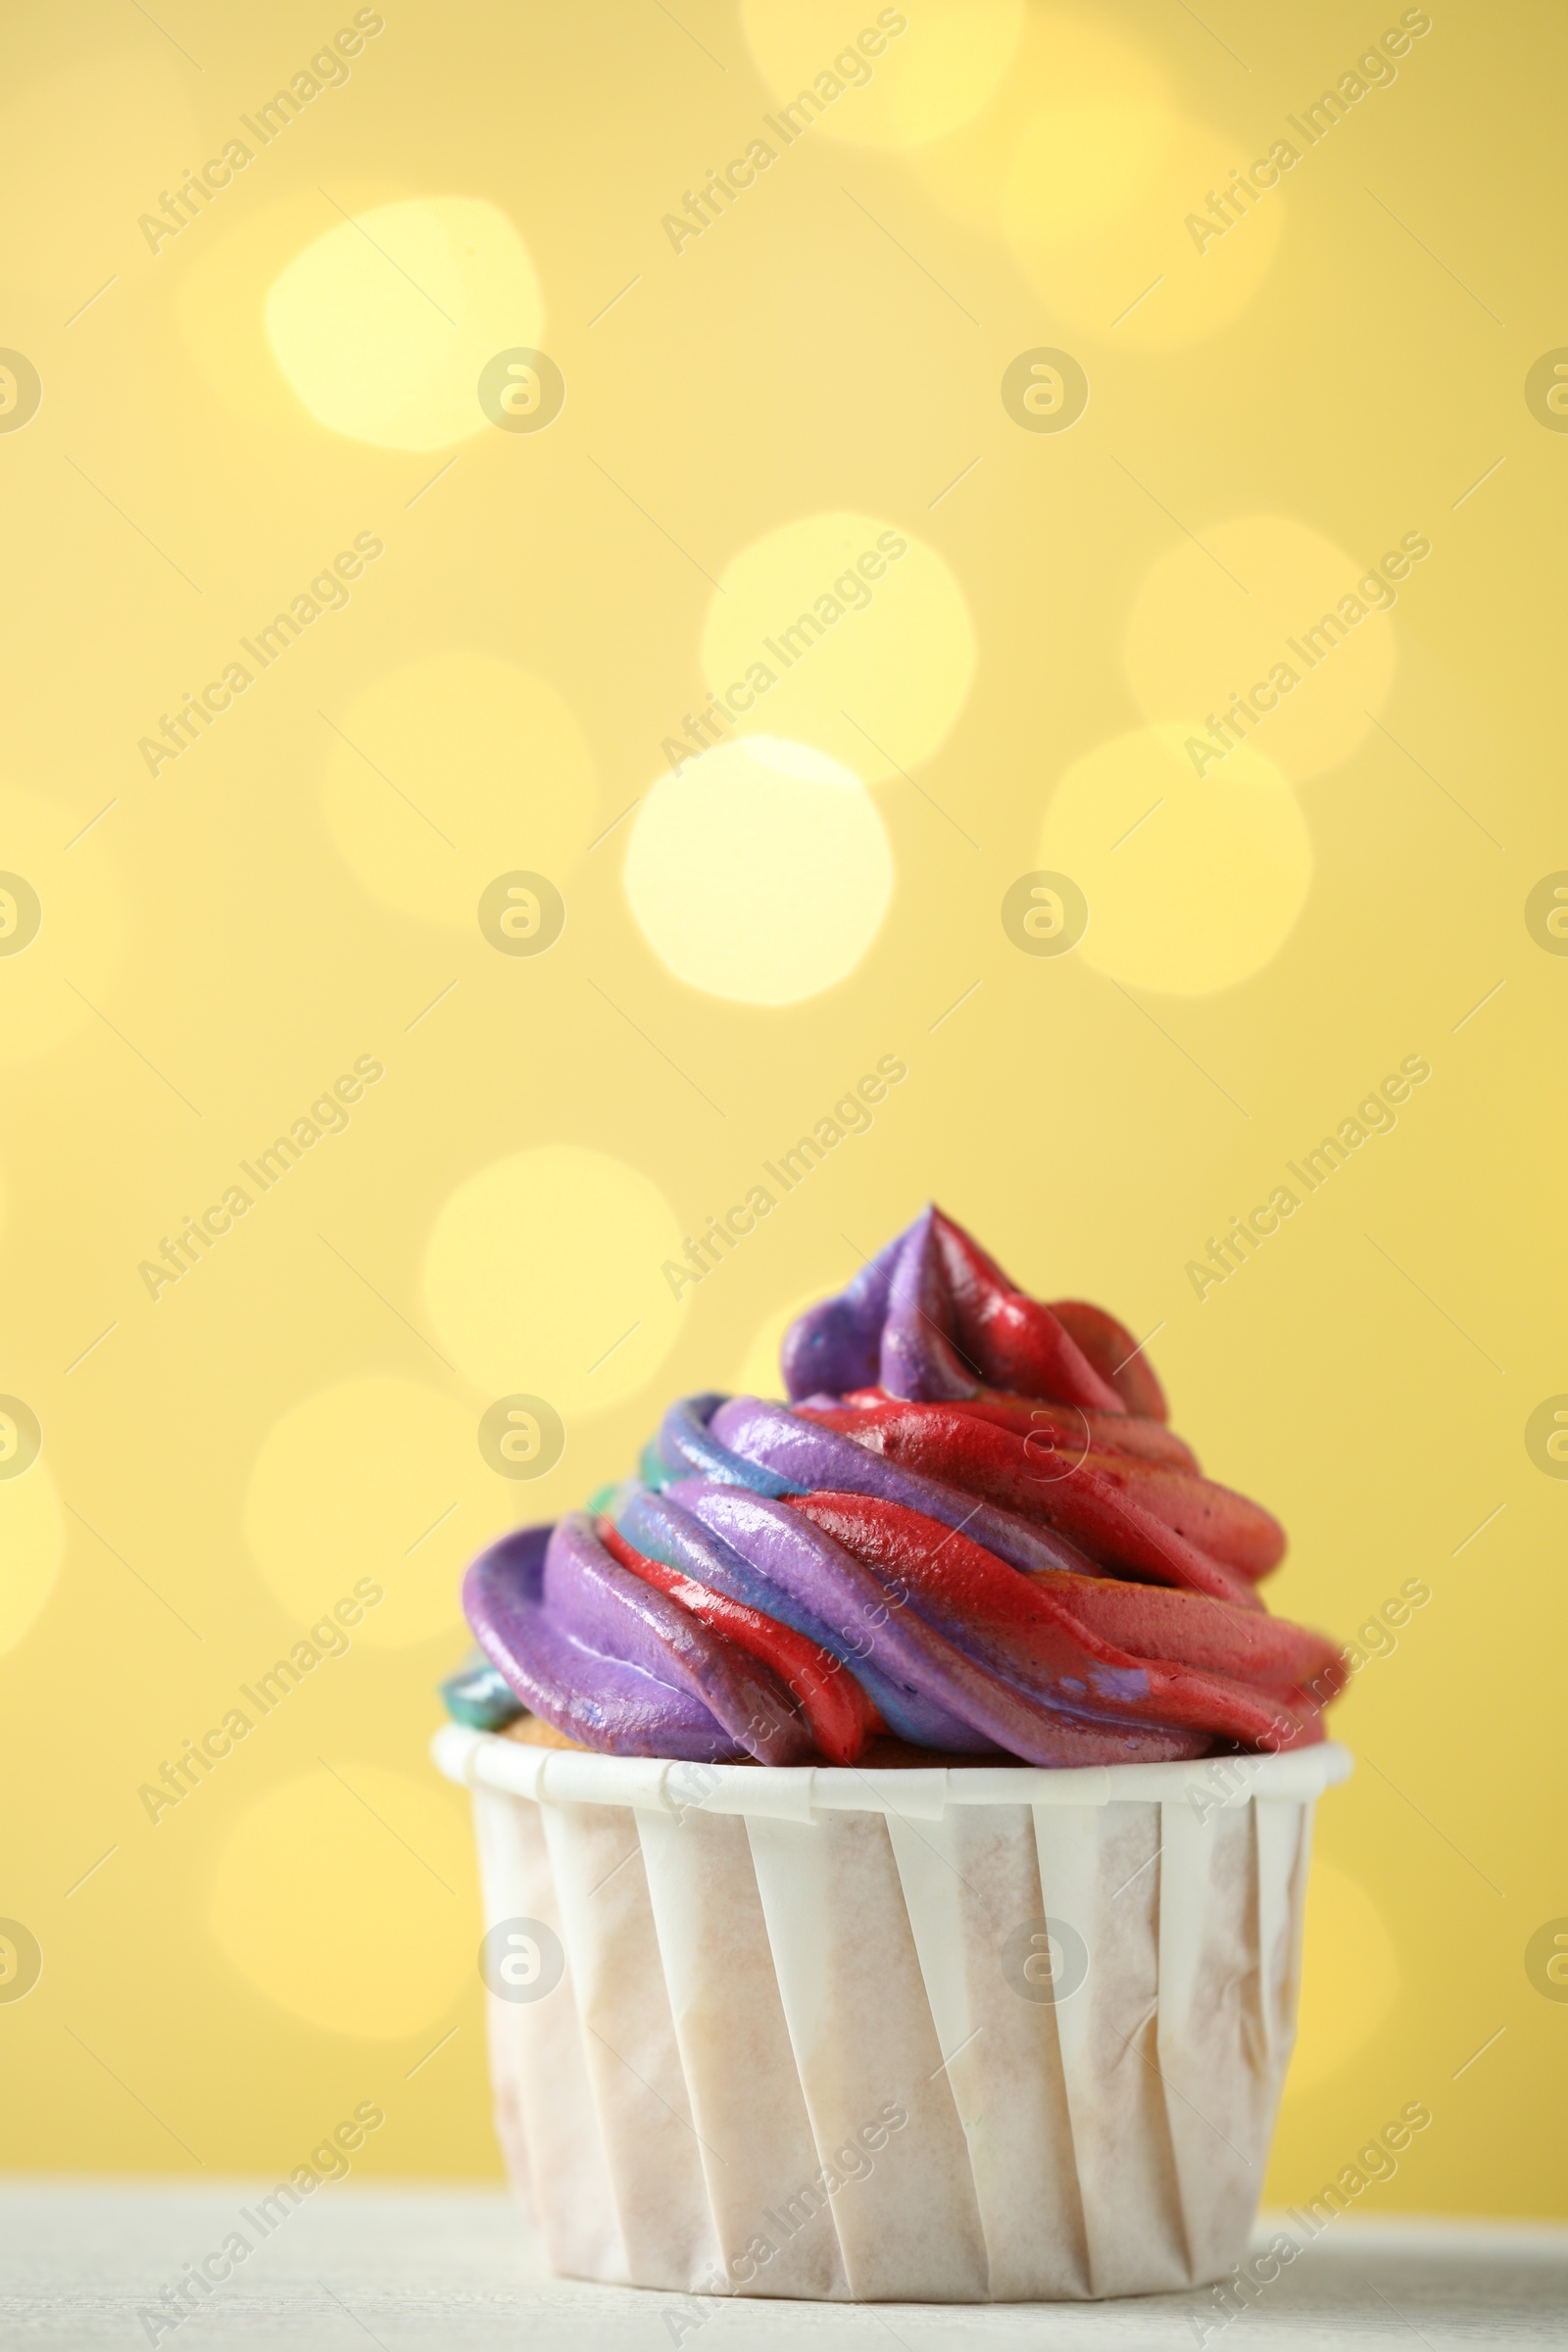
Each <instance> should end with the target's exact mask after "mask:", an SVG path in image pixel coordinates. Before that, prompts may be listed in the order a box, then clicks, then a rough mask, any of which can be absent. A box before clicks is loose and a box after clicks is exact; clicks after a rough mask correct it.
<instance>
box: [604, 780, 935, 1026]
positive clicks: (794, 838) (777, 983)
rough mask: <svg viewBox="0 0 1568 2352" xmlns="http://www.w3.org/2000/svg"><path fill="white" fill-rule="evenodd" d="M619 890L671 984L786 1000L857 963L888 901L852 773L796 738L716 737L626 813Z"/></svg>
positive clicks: (744, 998)
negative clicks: (628, 829) (630, 821)
mask: <svg viewBox="0 0 1568 2352" xmlns="http://www.w3.org/2000/svg"><path fill="white" fill-rule="evenodd" d="M625 883H626V896H627V898H628V900H629V901H630V902H631V910H632V913H633V914H634V915H635V916H636V918H637V921H638V924H639V925H640V927H641V929H642V932H643V935H644V937H645V938H646V939H647V941H648V944H649V946H650V947H651V948H652V949H653V951H654V953H655V955H656V956H659V957H660V959H661V960H662V962H663V963H665V964H667V965H668V967H669V969H670V970H671V971H672V972H673V973H674V974H675V976H676V978H677V979H679V980H685V981H688V982H689V983H690V985H691V986H692V987H693V988H700V989H704V990H706V991H707V993H708V994H709V995H710V996H714V997H730V998H733V999H734V1000H736V1001H737V1002H738V1003H740V1004H743V1005H794V1004H798V1003H799V1002H800V1000H801V999H802V998H803V997H814V996H816V995H818V994H820V992H821V991H822V990H823V989H824V988H831V987H832V986H833V985H834V983H835V982H836V981H839V980H843V979H844V978H846V977H847V975H848V974H849V973H851V972H852V971H854V969H855V967H856V965H857V964H858V962H859V960H860V958H861V956H863V955H864V954H865V952H866V950H867V948H869V946H870V945H871V942H872V940H873V939H874V938H875V937H876V934H877V930H878V927H879V925H880V924H881V921H882V917H883V915H884V913H885V912H886V911H887V905H888V901H889V899H890V898H891V897H892V895H893V851H892V848H891V846H890V844H889V841H888V836H887V830H886V827H885V826H884V825H883V822H882V819H881V817H880V816H879V814H878V813H877V809H876V805H875V803H874V802H873V801H872V799H871V796H870V794H869V793H868V792H867V791H866V789H865V786H864V785H863V784H862V783H861V782H860V779H859V777H858V776H857V775H855V774H854V773H853V772H852V771H851V770H850V769H849V768H847V767H845V766H843V765H841V764H840V762H839V761H838V760H830V759H828V758H827V757H826V755H825V754H823V753H821V752H817V751H813V750H811V749H810V747H809V745H807V744H803V743H780V742H776V741H775V740H774V739H773V737H771V736H767V735H752V736H748V737H746V739H745V740H744V741H742V742H737V743H724V744H720V745H719V746H718V747H717V748H716V749H715V750H713V751H711V752H706V753H704V755H703V757H702V758H701V759H700V760H693V761H692V762H691V763H690V764H689V765H687V766H685V767H683V768H682V769H681V772H680V773H679V775H672V776H661V777H660V779H659V781H658V783H657V784H655V785H654V787H653V789H652V790H651V791H650V793H649V794H648V796H647V798H646V799H645V801H644V802H643V804H642V807H641V808H640V809H639V810H638V812H637V817H636V820H635V823H634V825H633V828H632V836H631V840H630V842H629V844H628V846H627V851H626V864H625Z"/></svg>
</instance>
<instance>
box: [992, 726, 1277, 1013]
mask: <svg viewBox="0 0 1568 2352" xmlns="http://www.w3.org/2000/svg"><path fill="white" fill-rule="evenodd" d="M1193 732H1194V730H1193V729H1192V728H1191V727H1186V726H1182V725H1179V724H1178V725H1172V726H1160V727H1144V728H1140V729H1138V730H1137V731H1136V732H1135V733H1133V734H1130V735H1120V736H1117V737H1116V739H1115V740H1114V742H1111V743H1106V744H1102V745H1101V747H1100V749H1099V750H1098V751H1094V752H1090V753H1089V754H1088V755H1087V757H1086V758H1084V759H1082V760H1074V762H1073V764H1072V766H1071V767H1069V768H1068V770H1067V772H1066V774H1065V775H1064V776H1063V777H1062V779H1061V782H1060V783H1059V784H1058V785H1057V787H1056V790H1055V792H1054V795H1053V797H1052V800H1051V804H1050V806H1049V808H1048V809H1047V810H1046V818H1045V823H1044V825H1043V827H1042V829H1041V834H1040V850H1039V864H1040V866H1041V867H1042V868H1044V869H1049V870H1051V871H1054V872H1059V873H1065V874H1069V875H1070V876H1071V877H1072V879H1073V880H1074V881H1075V882H1076V883H1077V884H1078V887H1079V888H1080V890H1082V891H1083V893H1084V894H1085V896H1086V898H1087V899H1088V901H1089V928H1088V930H1087V932H1086V933H1085V934H1084V939H1083V944H1082V946H1081V947H1080V948H1079V949H1078V951H1077V953H1078V954H1079V955H1080V956H1082V957H1083V958H1084V960H1085V962H1087V963H1091V964H1093V965H1094V967H1095V969H1096V970H1097V971H1102V972H1108V973H1109V974H1110V976H1111V977H1112V978H1113V979H1116V980H1121V981H1125V982H1126V983H1127V984H1128V985H1129V986H1130V987H1134V988H1152V989H1160V990H1166V991H1169V992H1170V993H1172V994H1174V995H1178V996H1201V995H1202V994H1204V993H1205V992H1206V991H1208V990H1210V989H1216V988H1229V987H1231V986H1233V985H1234V984H1235V982H1237V981H1238V980H1245V979H1247V978H1248V976H1249V975H1250V973H1252V972H1255V971H1257V970H1258V969H1259V968H1260V967H1261V966H1262V965H1263V964H1265V963H1267V961H1268V960H1269V957H1270V956H1273V955H1274V954H1275V953H1276V951H1277V950H1278V949H1279V948H1280V946H1281V945H1282V944H1283V942H1284V941H1285V940H1286V938H1287V937H1288V936H1289V934H1290V931H1291V928H1292V926H1293V924H1294V923H1295V921H1296V918H1297V916H1298V914H1299V912H1300V910H1301V907H1302V905H1303V903H1304V901H1305V898H1306V893H1307V889H1308V887H1309V885H1310V882H1311V878H1312V845H1311V841H1310V838H1309V836H1308V834H1307V829H1306V823H1305V820H1304V818H1303V817H1302V815H1301V811H1300V809H1299V806H1298V804H1297V800H1296V795H1295V794H1294V793H1293V792H1292V790H1291V788H1290V786H1289V785H1288V784H1287V783H1286V781H1285V778H1284V777H1283V776H1282V775H1281V774H1280V771H1279V769H1278V768H1277V767H1275V766H1273V765H1272V763H1271V762H1270V761H1269V760H1265V759H1264V758H1263V757H1262V755H1261V754H1260V753H1258V752H1255V751H1253V750H1252V749H1251V748H1250V746H1248V745H1246V744H1242V745H1239V746H1238V747H1237V748H1236V749H1235V750H1234V751H1232V752H1231V753H1230V755H1229V756H1228V758H1227V759H1226V760H1223V761H1222V762H1221V763H1219V764H1217V765H1214V766H1210V767H1206V768H1205V771H1204V773H1203V774H1202V775H1201V776H1200V775H1199V774H1197V772H1196V771H1195V767H1194V763H1193V760H1192V758H1191V755H1190V753H1189V751H1188V748H1187V747H1188V743H1189V739H1190V738H1191V736H1192V734H1193Z"/></svg>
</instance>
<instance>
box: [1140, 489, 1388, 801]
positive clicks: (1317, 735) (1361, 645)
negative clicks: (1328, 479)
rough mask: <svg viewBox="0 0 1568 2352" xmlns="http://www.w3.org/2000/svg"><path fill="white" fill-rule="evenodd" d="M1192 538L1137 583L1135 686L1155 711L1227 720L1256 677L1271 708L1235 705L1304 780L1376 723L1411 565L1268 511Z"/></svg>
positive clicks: (1343, 755)
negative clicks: (1363, 559)
mask: <svg viewBox="0 0 1568 2352" xmlns="http://www.w3.org/2000/svg"><path fill="white" fill-rule="evenodd" d="M1199 535H1200V538H1201V542H1202V544H1201V546H1200V545H1198V544H1196V543H1195V542H1194V541H1193V540H1192V539H1188V538H1183V539H1180V540H1178V541H1176V542H1175V543H1174V545H1172V546H1171V547H1169V548H1167V550H1166V551H1165V553H1164V554H1163V555H1162V556H1160V557H1159V558H1158V560H1157V561H1156V562H1155V563H1154V564H1152V565H1151V567H1150V570H1149V572H1148V573H1147V575H1146V576H1145V579H1144V582H1143V585H1142V586H1141V587H1140V589H1139V591H1138V595H1137V597H1136V599H1135V601H1134V604H1133V609H1132V616H1131V619H1130V621H1129V623H1128V629H1127V674H1128V678H1129V681H1130V683H1131V685H1132V689H1133V692H1134V694H1135V695H1136V696H1137V698H1138V701H1139V704H1140V705H1141V707H1142V709H1143V711H1144V715H1145V717H1146V718H1149V719H1152V720H1156V721H1157V720H1160V719H1174V718H1184V717H1186V716H1187V714H1188V713H1189V712H1193V713H1197V714H1200V715H1201V716H1203V717H1205V718H1206V717H1207V716H1208V715H1209V714H1210V713H1217V714H1218V715H1219V716H1220V717H1224V716H1225V715H1226V713H1227V711H1233V707H1234V706H1233V698H1234V697H1236V696H1237V695H1241V696H1242V697H1244V698H1246V699H1247V700H1248V701H1250V702H1251V703H1252V704H1253V705H1254V707H1255V706H1256V705H1257V704H1258V702H1259V698H1256V697H1254V696H1253V694H1252V689H1253V688H1254V686H1257V685H1259V684H1261V685H1262V686H1263V687H1264V690H1265V691H1264V695H1263V697H1262V698H1261V700H1262V701H1267V700H1268V699H1269V697H1270V696H1271V695H1272V696H1273V698H1274V699H1275V708H1274V709H1273V710H1270V711H1261V710H1258V711H1257V714H1256V715H1254V711H1250V710H1248V709H1245V708H1244V710H1243V711H1242V712H1241V713H1240V723H1241V724H1242V725H1244V726H1248V727H1251V728H1253V729H1254V731H1255V738H1256V746H1257V749H1258V750H1259V751H1260V752H1262V753H1264V754H1265V755H1266V756H1267V757H1268V758H1269V759H1270V760H1273V762H1274V764H1275V766H1276V767H1278V768H1280V769H1282V770H1283V772H1284V773H1285V774H1286V775H1287V776H1289V777H1290V778H1291V780H1292V782H1293V783H1297V784H1299V783H1304V782H1305V781H1306V779H1307V778H1308V777H1310V776H1316V775H1321V774H1322V772H1323V771H1324V769H1325V768H1330V767H1334V766H1337V765H1338V763H1339V762H1340V761H1341V760H1346V759H1348V757H1349V755H1350V754H1351V753H1352V752H1353V751H1354V750H1355V749H1356V746H1357V745H1358V744H1359V743H1361V742H1362V741H1363V739H1364V738H1365V737H1366V736H1367V735H1368V734H1369V733H1370V732H1371V729H1372V723H1373V718H1374V716H1375V714H1376V713H1377V712H1378V711H1381V710H1382V708H1383V706H1384V704H1385V702H1386V701H1387V700H1388V696H1389V690H1390V688H1391V686H1392V685H1393V682H1394V673H1395V670H1396V668H1397V661H1398V652H1397V645H1396V642H1395V637H1394V630H1393V627H1392V625H1391V615H1392V613H1393V610H1394V607H1395V604H1396V602H1397V599H1398V598H1399V597H1400V596H1402V595H1403V594H1404V593H1405V592H1406V591H1407V590H1408V589H1409V588H1410V586H1411V584H1412V580H1414V581H1417V582H1418V581H1419V562H1412V560H1411V558H1410V557H1409V556H1408V555H1407V554H1405V553H1403V552H1402V551H1401V549H1400V547H1399V545H1398V543H1397V541H1396V542H1393V543H1392V544H1391V546H1390V547H1389V548H1388V549H1387V550H1384V551H1382V553H1383V554H1387V555H1390V556H1392V558H1393V560H1394V564H1395V568H1396V570H1397V572H1398V573H1399V575H1400V576H1399V577H1398V578H1397V579H1391V578H1390V577H1389V576H1388V573H1387V572H1386V571H1385V570H1384V569H1383V567H1382V564H1381V562H1380V561H1379V560H1378V559H1377V558H1374V560H1373V562H1372V563H1370V564H1362V563H1358V562H1357V561H1356V559H1355V558H1354V557H1353V556H1350V555H1348V554H1347V553H1346V551H1345V549H1344V548H1341V547H1336V546H1335V544H1334V542H1333V541H1332V540H1331V539H1325V538H1324V537H1323V536H1322V534H1321V533H1320V532H1317V531H1314V530H1310V529H1309V528H1308V527H1307V525H1306V524H1305V523H1302V522H1294V521H1290V520H1287V519H1285V518H1283V517H1281V516H1278V515H1247V516H1245V517H1242V518H1240V519H1238V520H1235V521H1230V522H1219V523H1210V524H1206V525H1204V527H1203V528H1202V530H1201V532H1200V534H1199ZM1410 536H1411V537H1412V539H1417V538H1420V534H1418V533H1412V534H1410ZM1421 544H1422V545H1423V546H1427V545H1428V544H1429V543H1428V542H1427V541H1425V540H1424V539H1421ZM1276 670H1278V671H1280V672H1282V673H1284V672H1290V673H1293V674H1294V676H1295V679H1296V681H1297V682H1296V683H1295V684H1294V685H1293V684H1290V683H1289V682H1288V678H1287V677H1286V675H1284V674H1281V675H1279V676H1273V673H1274V672H1275V671H1276ZM1271 677H1272V684H1271V683H1270V680H1271Z"/></svg>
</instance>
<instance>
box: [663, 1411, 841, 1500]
mask: <svg viewBox="0 0 1568 2352" xmlns="http://www.w3.org/2000/svg"><path fill="white" fill-rule="evenodd" d="M727 1402H728V1398H727V1397H720V1396H716V1395H713V1396H703V1397H682V1398H681V1399H680V1401H679V1402H678V1403H677V1404H672V1405H671V1406H670V1408H669V1410H668V1412H667V1413H666V1414H665V1415H664V1418H663V1420H662V1422H661V1423H660V1426H659V1452H660V1458H661V1460H662V1462H665V1463H667V1464H668V1465H669V1468H668V1472H667V1474H666V1475H665V1476H664V1477H663V1478H662V1479H661V1480H660V1481H659V1484H660V1486H661V1487H666V1486H668V1485H669V1484H670V1482H671V1480H672V1479H676V1478H711V1479H712V1480H713V1481H714V1482H715V1483H716V1484H717V1485H719V1486H721V1487H747V1488H749V1489H750V1490H751V1492H752V1493H753V1494H754V1495H775V1496H776V1495H804V1494H806V1493H807V1492H808V1490H807V1489H806V1488H805V1487H803V1486H801V1485H799V1484H798V1483H797V1482H796V1481H795V1480H793V1479H789V1478H785V1477H784V1476H783V1474H782V1472H780V1471H777V1470H769V1469H768V1468H767V1467H766V1466H765V1465H764V1464H763V1463H761V1462H750V1461H748V1460H747V1459H746V1456H745V1455H744V1454H740V1453H732V1452H731V1451H730V1449H729V1447H728V1446H721V1445H720V1444H719V1442H718V1440H717V1438H715V1437H714V1435H713V1433H712V1431H711V1429H710V1428H709V1426H708V1424H709V1422H710V1420H711V1417H712V1415H713V1414H714V1413H716V1412H717V1410H718V1408H719V1406H720V1405H721V1404H725V1403H727ZM677 1465H678V1467H677ZM647 1484H648V1485H649V1486H652V1485H653V1484H654V1481H653V1480H652V1479H649V1480H648V1481H647Z"/></svg>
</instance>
